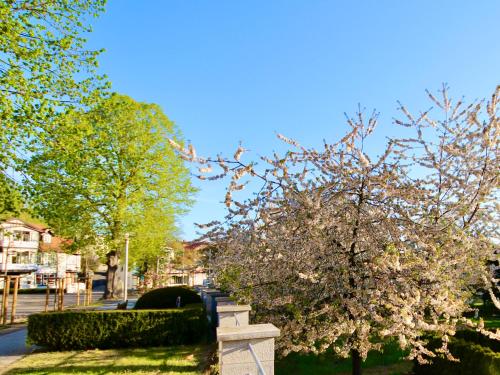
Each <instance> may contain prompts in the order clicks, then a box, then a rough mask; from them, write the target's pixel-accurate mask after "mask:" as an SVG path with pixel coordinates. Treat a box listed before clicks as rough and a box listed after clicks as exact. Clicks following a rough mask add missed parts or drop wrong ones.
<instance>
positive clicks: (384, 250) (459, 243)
mask: <svg viewBox="0 0 500 375" xmlns="http://www.w3.org/2000/svg"><path fill="white" fill-rule="evenodd" d="M429 97H430V99H431V100H432V101H433V103H434V105H435V106H436V107H437V110H433V111H427V112H422V113H419V114H418V115H412V114H411V113H410V112H409V111H408V110H407V109H406V108H405V107H404V106H401V108H400V109H401V112H402V116H403V118H402V119H401V120H399V119H398V120H396V121H395V123H396V125H398V126H402V127H404V128H405V132H406V133H407V134H408V137H406V138H389V141H388V143H387V144H386V145H385V147H384V148H383V149H382V150H381V152H380V155H378V156H376V157H375V156H373V155H372V156H370V155H369V154H368V153H367V152H366V146H367V145H368V142H370V140H371V139H372V138H371V136H372V133H373V132H374V131H375V129H376V125H377V115H376V114H374V115H372V116H371V117H368V118H366V117H365V116H364V114H363V113H358V114H357V115H356V116H355V117H354V118H348V124H349V126H350V132H349V133H348V134H346V135H345V137H343V138H342V139H341V140H340V141H338V142H336V143H333V144H330V143H326V142H325V144H324V145H323V147H322V148H321V149H313V148H306V147H303V146H302V145H300V144H299V143H298V142H296V141H294V140H291V139H288V138H286V137H284V136H281V135H280V136H279V138H280V139H281V140H282V141H284V142H286V143H288V144H289V145H290V147H291V149H290V151H288V152H286V153H285V154H284V155H277V154H275V155H274V156H272V157H265V156H263V157H261V161H263V162H264V163H265V167H262V168H259V165H258V163H257V162H243V161H242V154H243V153H244V151H245V150H244V149H243V148H242V147H240V148H238V150H237V151H236V153H235V155H234V157H232V158H223V157H217V158H202V157H199V156H196V153H195V151H194V149H193V148H192V147H190V148H184V147H182V146H180V145H176V144H175V142H172V144H173V145H174V146H175V147H176V148H177V150H178V152H179V153H180V154H181V155H183V156H184V157H185V158H187V159H189V160H191V161H193V162H196V163H199V164H201V168H200V171H202V172H205V173H204V174H203V175H201V178H202V179H219V178H224V177H226V176H230V177H231V178H230V182H229V186H228V191H227V194H226V205H227V207H228V214H227V216H226V220H225V221H224V222H212V223H209V224H208V225H207V227H208V228H210V229H209V231H208V233H207V235H206V236H207V237H208V238H209V239H210V240H211V241H213V242H214V243H216V244H217V247H218V249H219V251H218V252H217V253H216V254H215V256H214V264H213V268H214V270H215V273H216V280H217V282H218V283H219V285H222V286H223V287H225V288H226V289H228V290H230V291H231V292H233V293H234V294H235V295H236V296H239V297H240V298H241V299H242V300H245V301H247V302H250V303H252V305H253V306H254V307H255V310H256V311H257V317H258V318H260V319H263V320H264V321H266V322H274V323H275V324H276V325H277V326H279V327H280V328H281V332H282V335H281V338H280V340H279V342H278V347H279V348H280V350H281V351H282V353H284V354H286V353H288V352H290V351H313V352H321V351H324V350H326V349H327V348H330V347H332V348H333V349H334V350H335V351H336V352H337V353H339V354H341V355H343V356H347V355H349V354H352V358H353V361H354V363H353V365H354V366H353V369H355V370H354V371H360V361H359V359H360V358H366V356H367V353H368V351H369V350H380V349H381V347H382V342H383V340H384V339H386V338H388V337H393V338H396V339H397V340H399V343H400V345H401V347H402V348H408V349H409V350H410V355H409V357H410V358H417V359H418V360H419V361H421V362H425V361H427V360H428V359H429V358H430V357H433V356H435V355H436V352H433V351H431V350H429V349H427V348H426V340H425V339H424V338H423V334H424V333H426V332H432V333H434V334H436V335H438V336H440V337H442V338H443V346H442V348H441V352H442V353H445V354H446V355H448V356H449V355H450V354H449V352H448V351H447V341H448V337H449V336H450V335H453V334H454V332H455V330H456V329H457V326H458V325H459V324H464V325H471V326H475V325H474V323H473V322H472V321H470V320H468V319H466V318H464V317H463V313H464V312H466V311H468V309H469V305H468V301H469V299H470V297H471V296H472V295H473V293H474V291H475V290H476V289H477V287H478V286H485V287H490V286H491V284H490V282H489V280H487V279H486V278H488V277H489V276H490V275H489V269H488V267H487V266H486V260H487V259H488V258H489V257H490V256H491V254H492V252H493V243H492V239H493V238H494V236H495V235H496V234H495V230H497V229H498V226H497V225H495V219H498V210H497V208H496V207H495V198H496V197H497V196H498V182H499V171H500V163H499V159H498V156H499V135H500V121H499V117H498V104H499V101H500V87H499V88H497V90H496V91H495V92H494V94H493V95H492V97H491V99H490V100H489V101H488V102H486V101H482V102H477V103H471V104H469V105H466V104H465V103H463V102H462V101H458V102H456V103H455V102H453V101H452V100H451V99H449V98H448V94H447V90H446V89H443V91H442V97H441V98H440V99H437V98H436V97H435V96H434V95H432V94H431V93H429ZM438 111H441V112H438ZM214 165H215V166H218V167H219V168H220V173H219V174H217V171H215V172H211V171H212V167H213V166H214ZM250 180H257V181H261V184H262V185H261V188H260V190H258V191H257V192H256V193H255V195H254V197H252V198H250V199H247V200H242V201H241V200H240V201H239V200H237V199H236V198H235V196H234V194H235V193H237V191H239V190H241V189H243V188H244V187H245V185H246V183H248V182H249V181H250ZM250 186H255V185H250ZM478 329H479V330H481V331H483V332H484V333H485V334H487V335H490V336H491V335H494V334H493V333H491V332H486V331H484V329H483V327H482V325H481V323H480V324H479V327H478ZM356 373H359V372H356Z"/></svg>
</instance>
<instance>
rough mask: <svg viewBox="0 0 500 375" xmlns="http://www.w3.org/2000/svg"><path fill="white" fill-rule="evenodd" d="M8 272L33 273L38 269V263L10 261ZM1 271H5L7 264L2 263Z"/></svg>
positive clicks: (0, 265)
mask: <svg viewBox="0 0 500 375" xmlns="http://www.w3.org/2000/svg"><path fill="white" fill-rule="evenodd" d="M6 268H7V272H15V273H31V272H35V271H36V270H37V268H38V267H37V265H36V264H32V263H8V264H7V267H6ZM0 271H1V272H5V271H6V270H5V265H4V264H0Z"/></svg>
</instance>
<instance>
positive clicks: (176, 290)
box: [134, 286, 201, 310]
mask: <svg viewBox="0 0 500 375" xmlns="http://www.w3.org/2000/svg"><path fill="white" fill-rule="evenodd" d="M177 297H181V306H186V305H189V304H192V303H201V298H200V296H199V295H198V293H196V292H195V291H194V290H193V289H190V288H188V287H184V286H171V287H166V288H158V289H153V290H152V291H150V292H147V293H145V294H143V295H142V296H141V297H140V298H139V299H138V300H137V302H136V304H135V307H134V309H139V310H141V309H171V308H175V307H176V302H177Z"/></svg>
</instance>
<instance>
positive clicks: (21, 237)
mask: <svg viewBox="0 0 500 375" xmlns="http://www.w3.org/2000/svg"><path fill="white" fill-rule="evenodd" d="M14 241H22V242H29V241H30V232H29V231H23V230H15V231H14Z"/></svg>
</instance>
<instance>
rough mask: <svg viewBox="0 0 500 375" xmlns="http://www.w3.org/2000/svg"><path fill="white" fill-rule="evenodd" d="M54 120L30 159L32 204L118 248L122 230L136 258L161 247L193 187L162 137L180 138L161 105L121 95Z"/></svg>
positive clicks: (70, 229)
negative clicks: (57, 124) (53, 124)
mask: <svg viewBox="0 0 500 375" xmlns="http://www.w3.org/2000/svg"><path fill="white" fill-rule="evenodd" d="M59 122H60V126H56V127H55V128H54V129H53V131H52V132H51V133H50V135H49V136H47V137H46V138H45V140H44V142H40V144H39V145H38V148H37V149H36V151H35V152H34V154H33V156H32V158H31V160H30V162H29V163H28V166H27V170H28V172H29V175H30V179H29V180H27V181H26V184H27V185H28V186H29V191H30V195H31V197H32V199H33V201H34V204H35V207H36V209H37V211H38V212H39V213H40V214H41V215H43V217H44V218H45V219H46V220H47V221H48V222H49V224H50V225H51V226H52V227H53V228H54V229H55V230H56V231H57V232H58V233H61V234H63V235H65V236H68V237H72V238H77V239H78V238H82V239H83V238H91V237H92V236H94V238H95V237H96V236H101V237H104V238H106V240H107V243H108V244H109V248H110V249H111V250H114V251H116V252H117V255H119V253H120V249H121V248H122V247H123V238H124V234H125V232H131V233H132V234H133V235H134V240H133V241H131V243H132V244H133V245H132V246H133V250H134V251H131V253H132V254H137V256H136V255H134V256H133V257H135V258H134V259H135V260H138V259H136V258H137V257H142V258H148V256H150V255H151V254H152V253H154V252H161V251H162V248H163V245H164V244H165V240H166V239H168V238H169V237H171V236H173V234H174V233H175V231H176V226H175V217H176V216H177V215H179V214H182V213H183V212H185V209H186V207H187V206H188V205H189V204H190V203H191V198H190V196H191V194H192V193H193V192H194V189H193V187H192V185H191V181H190V178H189V172H188V169H187V168H186V167H185V166H184V164H183V161H182V160H181V159H180V158H178V157H177V156H176V155H175V153H174V151H173V149H172V148H171V146H170V144H169V143H168V141H167V139H168V138H169V137H170V138H171V137H173V138H175V139H178V140H180V139H181V134H180V132H179V130H178V128H177V127H176V126H175V125H174V124H173V123H172V122H171V121H170V120H169V119H168V118H167V116H165V114H164V113H163V112H162V110H161V108H160V107H159V106H158V105H156V104H146V103H138V102H136V101H134V100H133V99H131V98H129V97H127V96H123V95H118V94H114V95H112V96H111V97H110V98H109V99H106V100H103V101H102V102H100V103H99V104H98V105H96V106H95V107H93V108H92V109H91V110H89V111H85V112H84V111H82V110H71V111H69V112H68V113H67V114H66V115H65V116H62V117H61V118H60V119H59ZM82 229H83V230H82ZM82 231H84V232H86V233H82ZM90 232H91V233H90ZM90 234H92V236H90V237H89V235H90ZM109 275H110V273H109V270H108V277H109ZM108 281H109V280H108ZM111 284H113V283H111ZM111 289H112V288H111ZM113 293H114V290H108V292H107V294H106V296H109V297H112V296H113Z"/></svg>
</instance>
